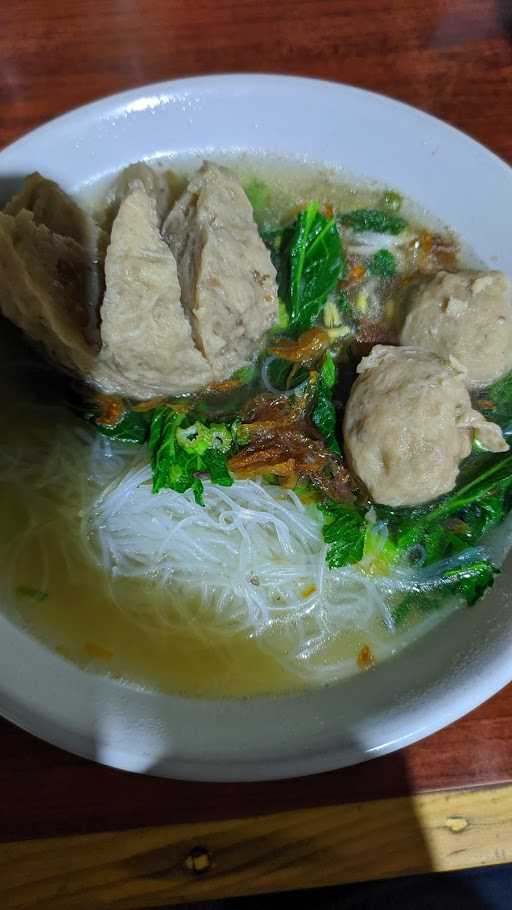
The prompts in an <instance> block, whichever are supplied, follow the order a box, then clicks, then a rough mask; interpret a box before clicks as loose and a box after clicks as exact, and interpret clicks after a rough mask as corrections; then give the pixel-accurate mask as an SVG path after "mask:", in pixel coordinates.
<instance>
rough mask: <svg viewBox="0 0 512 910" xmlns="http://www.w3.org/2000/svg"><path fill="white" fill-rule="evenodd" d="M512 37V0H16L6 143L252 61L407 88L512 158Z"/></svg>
mask: <svg viewBox="0 0 512 910" xmlns="http://www.w3.org/2000/svg"><path fill="white" fill-rule="evenodd" d="M511 34H512V5H511V3H510V0H430V2H428V3H426V2H425V0H279V3H276V2H275V0H131V2H129V3H126V2H114V0H75V2H74V3H64V2H62V0H60V2H59V0H23V2H22V3H20V2H19V0H3V2H2V3H1V4H0V68H1V69H0V73H1V78H0V120H1V122H0V142H1V143H7V142H10V141H11V140H13V139H15V138H16V137H17V136H20V135H21V134H22V133H24V132H26V131H27V130H29V129H31V128H32V127H33V126H34V125H36V124H38V123H42V122H43V121H45V120H47V119H48V118H50V117H53V116H55V114H57V113H60V112H62V111H65V110H68V109H69V108H72V107H74V106H75V105H77V104H83V103H84V102H87V101H91V100H93V99H95V98H97V97H99V96H101V95H105V94H108V93H111V92H116V91H120V90H121V89H125V88H130V87H132V86H134V85H142V84H143V83H145V82H151V81H155V80H160V79H168V78H172V77H174V76H182V75H190V74H199V73H214V72H215V73H218V72H230V71H231V72H232V71H242V70H245V71H258V72H286V73H296V74H301V75H307V76H318V77H321V78H324V79H335V80H338V81H342V82H349V83H353V84H355V85H360V86H362V87H364V88H370V89H374V90H376V91H379V92H385V93H387V94H391V95H394V96H395V97H397V98H401V99H402V100H404V101H408V102H410V103H411V104H415V105H418V106H419V107H422V108H424V109H425V110H428V111H430V112H432V113H434V114H436V115H437V116H439V117H443V118H445V119H447V120H449V121H450V122H452V123H454V124H456V125H457V126H459V127H461V128H462V129H464V130H467V131H468V132H469V133H471V134H472V135H474V136H475V137H476V138H478V139H480V140H481V141H483V142H485V143H487V144H488V145H490V146H491V147H492V148H494V149H495V150H496V151H497V152H498V153H499V154H501V155H503V156H505V157H507V158H509V159H511V158H512V128H511V127H512V92H511V91H510V86H511V79H512V50H511ZM305 126H306V125H305Z"/></svg>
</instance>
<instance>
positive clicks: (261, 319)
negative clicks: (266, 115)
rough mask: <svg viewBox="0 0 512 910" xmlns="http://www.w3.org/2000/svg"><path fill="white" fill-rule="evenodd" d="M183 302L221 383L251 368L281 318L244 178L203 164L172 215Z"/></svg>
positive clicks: (170, 232)
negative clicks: (262, 345) (259, 349)
mask: <svg viewBox="0 0 512 910" xmlns="http://www.w3.org/2000/svg"><path fill="white" fill-rule="evenodd" d="M163 235H164V237H165V239H166V240H167V242H168V244H169V246H170V247H171V250H172V251H173V253H174V255H175V256H176V261H177V264H178V275H179V279H180V284H181V293H182V303H183V305H184V307H185V309H186V310H187V312H188V314H189V316H190V319H191V322H192V331H193V335H194V339H195V342H196V344H197V346H198V347H199V349H200V350H201V351H202V352H203V353H204V356H205V357H206V359H207V360H208V363H209V364H210V366H211V369H212V371H213V375H214V378H215V379H224V378H225V377H226V376H229V375H230V374H231V373H232V372H234V371H235V370H237V369H239V368H240V367H242V366H245V365H247V364H248V363H249V362H250V361H251V359H252V357H253V356H254V354H255V352H256V351H257V349H258V347H259V346H260V345H261V340H262V337H263V335H264V334H265V332H266V331H267V329H269V328H270V326H271V325H272V323H273V322H274V321H275V319H276V318H277V287H276V280H275V279H276V271H275V268H274V266H273V265H272V262H271V260H270V254H269V252H268V250H267V248H266V247H265V244H264V243H263V241H262V239H261V237H260V236H259V233H258V229H257V226H256V224H255V221H254V218H253V213H252V207H251V204H250V202H249V200H248V198H247V196H246V194H245V192H244V190H243V188H242V186H241V184H240V181H239V180H238V178H237V177H236V176H235V175H234V174H233V173H231V172H230V171H229V170H227V169H226V168H224V167H218V166H217V165H215V164H212V163H210V162H205V163H204V164H203V166H202V167H201V169H200V170H199V171H198V173H197V174H196V175H195V176H194V177H193V178H192V180H191V181H190V183H189V184H188V187H187V189H186V190H185V192H184V193H183V195H182V196H181V197H180V198H179V199H178V201H177V202H176V205H175V206H174V208H173V209H172V210H171V212H170V214H169V215H168V217H167V219H166V221H165V223H164V227H163Z"/></svg>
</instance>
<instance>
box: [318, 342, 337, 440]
mask: <svg viewBox="0 0 512 910" xmlns="http://www.w3.org/2000/svg"><path fill="white" fill-rule="evenodd" d="M335 385H336V365H335V363H334V360H333V359H332V356H331V354H330V353H329V352H327V353H326V354H325V355H324V359H323V362H322V366H321V368H320V372H319V375H318V380H317V383H316V388H315V405H314V408H313V412H312V414H311V419H312V421H313V423H314V424H315V426H316V428H317V429H318V430H320V432H321V434H322V436H323V437H324V439H325V444H326V446H327V448H328V449H329V450H330V451H331V452H336V453H337V454H340V447H339V443H338V440H337V439H336V409H335V407H334V404H333V401H332V396H333V391H334V386H335Z"/></svg>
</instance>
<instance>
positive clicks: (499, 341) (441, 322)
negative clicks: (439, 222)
mask: <svg viewBox="0 0 512 910" xmlns="http://www.w3.org/2000/svg"><path fill="white" fill-rule="evenodd" d="M400 343H401V344H404V345H412V346H413V347H416V348H420V349H421V350H424V351H433V352H434V353H435V354H439V356H440V357H444V358H446V359H448V358H449V357H450V356H451V357H455V358H456V359H457V360H458V361H459V362H460V363H461V364H462V365H463V366H464V367H465V369H466V373H467V383H468V385H469V386H470V387H471V388H479V387H482V386H486V385H489V383H491V382H494V380H496V379H499V378H500V377H501V376H504V375H505V373H508V372H509V371H510V370H512V284H511V282H510V279H509V278H508V277H507V275H505V274H503V272H474V271H462V272H454V273H451V272H438V273H437V274H436V275H434V276H433V277H431V278H428V279H427V280H425V281H423V282H421V283H420V284H419V285H417V286H416V287H415V288H413V289H412V291H411V294H410V295H409V299H408V302H407V311H406V315H405V320H404V323H403V328H402V331H401V335H400Z"/></svg>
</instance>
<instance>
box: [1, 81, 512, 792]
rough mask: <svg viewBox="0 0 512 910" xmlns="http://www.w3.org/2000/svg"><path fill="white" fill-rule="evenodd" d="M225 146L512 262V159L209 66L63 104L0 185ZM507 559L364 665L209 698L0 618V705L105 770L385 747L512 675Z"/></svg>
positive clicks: (378, 103)
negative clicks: (247, 693)
mask: <svg viewBox="0 0 512 910" xmlns="http://www.w3.org/2000/svg"><path fill="white" fill-rule="evenodd" d="M219 151H229V152H236V151H240V152H249V153H251V154H258V153H273V154H278V155H294V156H297V155H298V156H300V157H302V158H306V159H309V160H313V161H319V162H324V163H327V164H332V165H335V166H338V167H339V166H340V165H341V166H344V167H345V168H346V169H347V170H348V171H349V172H352V173H353V174H358V175H360V176H363V177H369V178H374V179H376V180H378V181H380V182H382V183H384V184H387V185H390V186H394V187H398V188H399V189H400V190H402V192H403V193H404V194H406V195H409V196H411V197H412V198H413V199H415V200H416V201H418V202H419V203H420V204H422V205H424V206H425V207H427V208H428V209H430V210H431V211H433V212H434V213H436V214H437V215H438V216H439V217H440V218H441V219H442V220H443V221H445V222H446V223H448V224H450V225H452V226H453V227H454V228H455V230H456V231H458V232H459V233H460V234H461V235H462V237H464V238H465V239H466V240H467V241H468V242H469V244H470V245H471V246H472V247H473V249H474V250H475V252H476V253H477V254H478V255H479V256H480V257H481V258H482V259H483V260H484V261H486V262H488V263H489V264H490V265H492V266H493V267H496V268H503V269H505V270H506V271H508V272H509V273H511V274H512V246H511V244H510V213H511V212H512V172H511V170H510V168H509V167H508V166H507V165H506V164H504V162H502V161H500V160H499V159H498V158H496V157H495V156H494V155H493V154H492V153H491V152H489V151H487V150H486V149H485V148H483V147H482V146H480V145H478V144H477V143H476V142H474V141H473V140H472V139H469V138H468V137H467V136H465V135H463V134H462V133H460V132H458V131H457V130H454V129H453V128H451V127H449V126H447V125H446V124H444V123H441V122H440V121H439V120H435V119H433V118H432V117H430V116H428V115H427V114H424V113H421V112H420V111H417V110H414V109H413V108H411V107H407V106H405V105H403V104H400V103H398V102H396V101H392V100H390V99H388V98H384V97H382V96H379V95H374V94H371V93H369V92H365V91H360V90H359V89H355V88H350V87H348V86H345V85H335V84H333V83H328V82H320V81H313V80H308V79H297V78H289V77H282V76H252V75H242V76H240V75H232V76H212V77H201V78H196V79H184V80H179V81H175V82H168V83H162V84H159V85H151V86H147V87H144V88H138V89H136V90H134V91H130V92H125V93H123V94H121V95H116V96H113V97H111V98H106V99H104V100H102V101H98V102H96V103H94V104H90V105H87V106H86V107H83V108H80V109H78V110H75V111H72V112H71V113H69V114H65V115H64V116H63V117H59V118H58V119H57V120H54V121H52V122H51V123H49V124H47V125H46V126H43V127H41V128H40V129H37V130H35V131H34V132H33V133H30V134H29V135H28V136H25V137H24V138H23V139H20V140H19V141H18V142H16V143H15V144H14V145H12V146H10V147H9V148H7V149H5V150H4V151H3V152H1V153H0V191H1V192H2V194H7V192H8V191H9V189H11V188H12V186H13V185H14V184H15V183H17V182H18V180H19V178H20V177H21V176H23V175H25V174H26V173H28V172H30V171H32V170H34V169H39V170H41V171H42V172H43V173H44V174H45V175H47V176H49V177H53V178H55V179H57V180H58V181H59V182H60V183H61V184H62V185H63V186H64V188H65V189H67V190H70V191H72V192H74V191H79V190H81V189H83V188H84V187H85V186H86V185H87V184H89V183H93V182H95V181H96V180H97V179H98V178H100V177H102V176H105V175H108V174H111V173H114V172H116V171H117V170H119V169H120V168H122V167H123V166H125V165H127V164H129V163H131V162H132V161H138V160H141V159H143V158H153V157H160V156H162V155H165V154H183V153H186V154H190V153H194V154H204V155H205V156H206V155H211V154H212V153H213V154H214V153H218V152H219ZM509 585H510V567H509V569H508V570H507V571H505V572H504V573H503V575H502V576H501V578H500V580H499V582H498V584H497V585H496V587H495V589H494V590H493V591H492V593H491V594H490V595H489V596H488V597H487V598H486V599H485V602H484V603H482V604H480V605H477V606H476V607H474V608H472V609H467V610H461V611H459V612H458V613H457V614H456V615H453V616H452V617H450V618H449V619H448V620H447V621H445V623H444V624H443V625H442V626H441V627H438V628H437V629H434V631H432V632H431V633H429V634H427V635H425V637H423V638H422V639H421V640H420V641H418V642H417V643H416V644H414V645H413V646H410V647H409V648H407V649H406V650H405V651H404V652H402V654H401V655H399V656H398V657H396V658H394V659H392V660H389V661H387V662H385V663H383V664H382V665H381V666H379V667H377V668H376V669H375V670H374V671H373V672H371V673H366V674H359V675H358V676H355V677H353V678H352V679H351V680H349V681H348V682H343V683H340V684H339V685H335V686H332V687H330V688H326V689H323V690H317V691H314V692H310V693H307V694H304V695H302V696H293V697H292V696H289V697H279V698H253V699H250V700H245V701H244V700H226V701H213V702H212V701H206V700H200V699H189V698H182V697H176V696H168V695H161V694H158V693H152V692H142V691H140V690H138V689H137V688H136V687H133V688H132V687H130V686H127V685H124V684H121V683H117V682H113V681H112V680H107V679H104V678H102V677H99V676H94V675H92V674H87V673H84V672H82V671H81V670H79V669H78V668H76V667H74V666H72V665H71V664H69V663H67V662H66V661H65V660H63V659H61V658H59V657H58V656H56V655H55V654H53V653H51V652H50V651H49V650H47V649H46V648H44V647H43V646H42V645H40V644H39V643H38V642H36V641H34V640H33V639H32V638H30V637H29V636H28V635H26V634H25V633H23V632H22V631H20V630H19V629H17V628H15V627H14V626H13V625H12V624H11V623H10V622H9V621H8V620H7V619H6V618H5V617H3V616H1V615H0V711H1V713H2V714H4V715H5V717H7V718H10V719H11V720H13V721H15V722H16V723H17V724H19V725H20V726H21V727H24V728H25V729H27V730H30V731H31V732H32V733H35V734H36V735H38V736H41V737H43V738H44V739H47V740H49V741H50V742H53V743H55V744H57V745H59V746H62V747H63V748H65V749H68V750H70V751H73V752H77V753H79V754H80V755H84V756H87V757H89V758H93V759H96V760H97V761H100V762H103V763H105V764H108V765H112V766H114V767H119V768H126V769H129V770H132V771H140V772H148V773H153V774H161V775H168V776H174V777H182V778H188V779H195V780H255V779H270V778H278V777H287V776H293V775H298V774H311V773H313V772H316V771H324V770H327V769H331V768H337V767H341V766H343V765H348V764H352V763H356V762H359V761H363V760H364V759H367V758H371V757H373V756H376V755H382V754H384V753H385V752H391V751H393V750H394V749H398V748H400V747H402V746H405V745H408V744H409V743H412V742H414V741H415V740H417V739H419V738H421V737H423V736H427V735H428V734H429V733H432V732H433V731H435V730H438V729H439V728H440V727H443V726H444V725H446V724H448V723H450V722H451V721H454V720H456V719H457V718H458V717H460V716H461V715H463V714H465V713H466V712H467V711H470V710H471V709H472V708H474V707H476V706H477V705H479V704H480V703H481V702H483V701H484V700H485V699H487V698H489V696H491V695H493V694H494V693H495V692H497V691H498V690H499V689H500V688H501V687H502V686H504V685H505V684H506V683H508V682H509V681H510V680H511V679H512V614H511V604H510V599H509V597H508V595H507V590H508V588H509Z"/></svg>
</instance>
